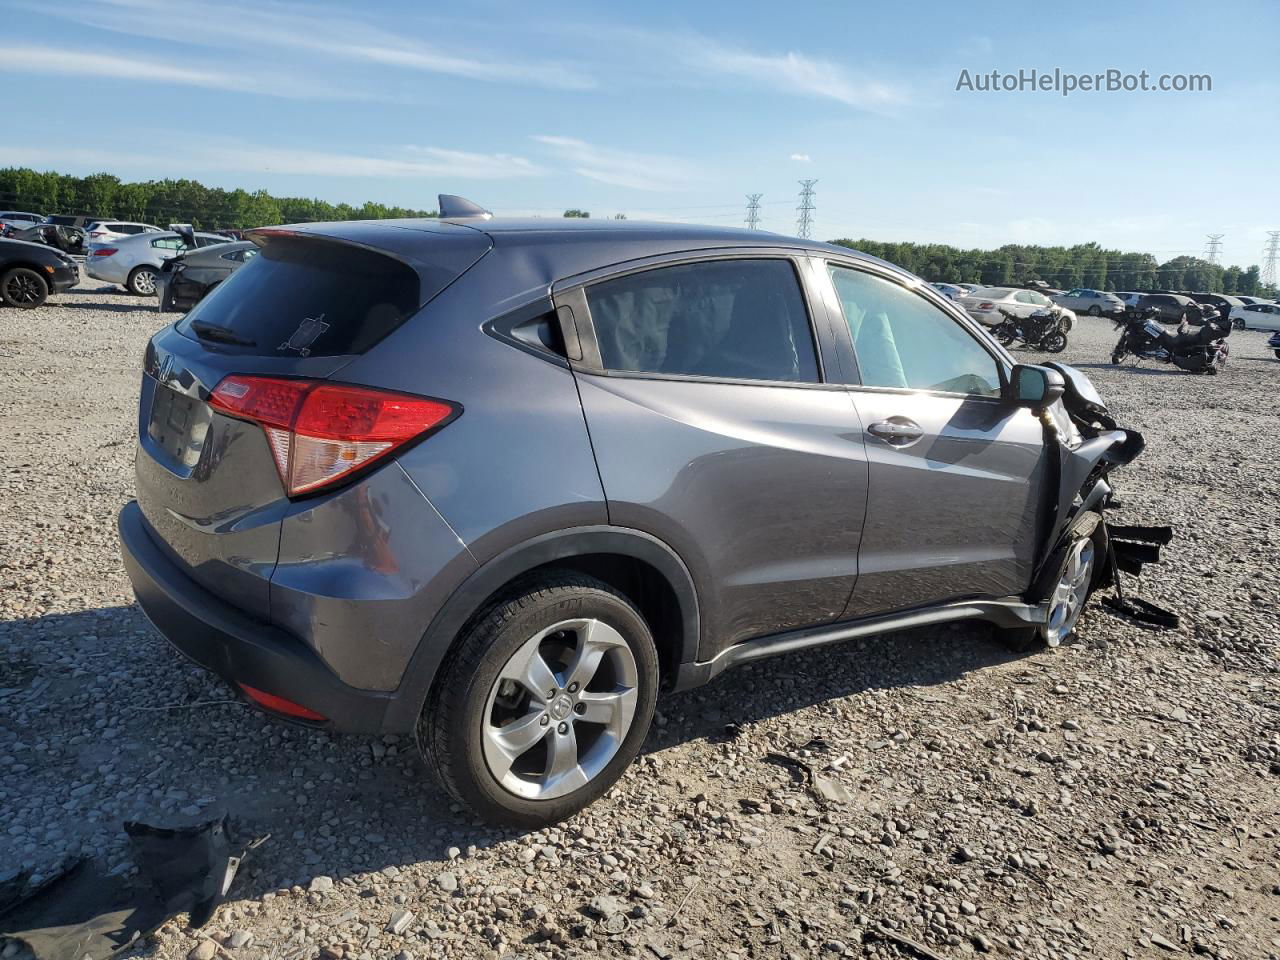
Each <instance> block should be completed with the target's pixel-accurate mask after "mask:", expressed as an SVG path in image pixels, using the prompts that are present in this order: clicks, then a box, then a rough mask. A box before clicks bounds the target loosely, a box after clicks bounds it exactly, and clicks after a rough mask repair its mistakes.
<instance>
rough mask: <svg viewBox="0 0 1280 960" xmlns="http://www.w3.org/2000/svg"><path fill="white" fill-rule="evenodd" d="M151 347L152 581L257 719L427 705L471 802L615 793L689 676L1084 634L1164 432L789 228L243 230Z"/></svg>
mask: <svg viewBox="0 0 1280 960" xmlns="http://www.w3.org/2000/svg"><path fill="white" fill-rule="evenodd" d="M248 237H249V238H250V239H252V241H253V242H254V243H256V244H257V245H258V248H259V250H260V254H259V255H258V256H257V257H255V258H253V259H252V261H251V262H249V263H247V264H245V266H244V267H243V268H242V269H240V270H238V271H237V272H236V273H234V274H233V275H231V276H230V277H229V278H228V279H227V280H226V281H224V282H223V283H221V284H220V285H219V286H218V287H217V288H216V289H214V290H213V291H212V292H211V293H210V294H209V295H208V296H207V297H206V298H205V299H204V300H202V301H201V302H200V303H199V304H198V305H197V306H196V307H195V308H194V309H193V310H192V311H191V312H190V313H188V314H187V315H186V316H185V317H183V318H182V319H180V320H178V322H176V323H175V324H173V325H172V326H170V327H168V328H166V329H164V330H162V331H160V332H159V333H157V334H156V335H155V336H154V337H153V338H152V340H151V342H150V344H149V345H148V347H147V351H146V356H145V361H144V369H143V372H142V386H141V402H140V404H139V408H138V446H137V453H136V474H137V500H136V501H135V502H131V503H129V504H128V505H127V506H126V507H125V508H124V510H123V511H122V512H121V514H120V519H119V532H120V538H121V541H122V545H123V551H124V559H125V564H126V567H127V569H128V573H129V576H130V578H131V580H132V581H133V586H134V590H135V592H136V594H137V597H138V602H139V603H140V605H141V606H142V609H143V610H144V611H145V612H146V614H147V615H148V616H149V617H150V618H151V620H152V622H153V623H154V624H155V625H156V627H157V628H158V629H159V630H160V632H161V633H163V634H164V635H165V636H166V637H168V639H169V640H170V641H171V642H172V643H173V644H174V645H175V646H176V647H178V648H179V649H180V650H181V651H182V652H183V653H185V654H186V655H187V656H188V657H190V658H191V659H192V660H194V661H195V662H196V663H199V664H202V665H204V666H205V667H207V668H208V669H210V670H212V671H214V672H215V673H217V674H218V675H220V676H221V677H223V678H225V680H226V681H227V682H228V683H229V684H230V685H232V686H233V687H234V688H235V689H236V690H237V691H238V693H239V694H240V695H242V696H243V697H244V698H246V699H247V700H248V701H249V702H251V703H253V704H254V705H256V706H257V707H259V708H261V709H262V710H264V711H267V712H269V713H271V714H274V715H276V716H279V717H282V718H286V719H289V720H292V721H294V722H297V723H303V724H309V725H313V726H316V727H324V728H330V729H333V730H339V731H351V732H362V733H397V734H414V735H416V738H417V742H418V743H419V745H420V748H421V750H422V753H423V754H424V756H425V757H426V759H427V761H428V763H429V764H430V766H431V767H432V768H433V769H434V770H435V772H436V774H437V775H438V777H439V779H440V781H441V782H442V783H443V784H444V786H445V787H446V788H447V789H448V790H449V791H450V792H451V793H452V794H453V795H454V796H455V797H456V798H457V799H458V800H459V801H460V802H461V803H462V804H464V805H465V806H466V807H467V808H469V809H470V810H472V811H474V812H475V813H476V814H478V815H480V816H482V817H484V818H487V819H490V820H492V821H498V822H503V823H508V824H514V825H521V826H533V825H539V824H545V823H549V822H553V821H556V820H559V819H562V818H564V817H566V816H568V815H570V814H572V813H573V812H575V811H577V810H579V809H581V808H582V807H583V806H584V805H586V804H587V803H589V802H591V801H592V800H594V799H595V798H596V797H598V796H600V795H601V794H602V793H604V792H605V791H606V790H607V789H608V788H609V786H610V785H611V784H612V783H613V782H614V781H615V780H617V778H618V777H619V776H620V775H621V773H622V772H623V771H624V770H625V768H626V767H627V765H628V764H630V763H631V761H632V760H633V758H634V757H635V756H636V754H637V752H638V751H639V749H640V747H641V744H642V742H643V740H644V738H645V735H646V732H647V731H648V729H649V725H650V719H651V717H652V716H653V711H654V703H655V700H656V698H657V696H658V694H659V691H660V690H661V689H664V688H665V689H668V690H679V689H685V688H688V687H692V686H695V685H698V684H702V683H706V682H707V681H709V680H710V679H711V678H712V677H715V676H716V675H717V674H719V673H720V672H721V671H723V670H725V669H726V668H729V667H732V666H734V665H736V664H741V663H745V662H748V661H752V660H756V659H758V658H761V657H767V656H771V655H773V654H777V653H785V652H788V651H792V650H798V649H801V648H804V647H812V646H817V645H821V644H828V643H833V642H837V641H841V640H846V639H849V638H852V637H859V636H863V635H867V634H872V633H881V632H884V631H888V630H894V629H899V628H903V627H908V626H919V625H923V624H937V623H944V622H950V621H957V620H968V619H976V620H982V621H988V622H990V623H991V624H993V625H994V627H995V628H996V629H997V630H998V631H999V632H1000V634H1001V635H1002V636H1003V637H1004V638H1005V639H1006V640H1007V641H1009V642H1011V643H1013V644H1015V645H1019V646H1023V647H1026V646H1033V645H1036V644H1050V645H1053V644H1057V643H1058V642H1060V641H1061V640H1062V639H1063V638H1064V637H1065V636H1067V635H1068V634H1069V633H1070V632H1071V630H1072V628H1073V627H1074V625H1075V623H1076V618H1077V617H1078V615H1079V613H1080V610H1081V607H1082V605H1083V604H1084V602H1085V600H1086V599H1087V597H1088V595H1089V593H1090V591H1091V590H1092V589H1093V588H1095V587H1096V586H1099V585H1101V584H1102V583H1104V582H1106V578H1107V577H1108V575H1109V564H1108V563H1106V562H1105V558H1107V557H1108V551H1107V538H1106V526H1105V524H1104V523H1103V521H1102V511H1103V509H1104V508H1105V507H1106V505H1107V503H1108V501H1109V499H1110V496H1111V491H1110V487H1109V486H1108V483H1107V472H1108V470H1109V469H1110V468H1111V467H1112V466H1114V465H1116V464H1119V463H1124V462H1127V461H1128V460H1130V459H1132V457H1133V456H1135V455H1136V453H1137V452H1138V451H1139V450H1140V449H1141V444H1142V440H1141V437H1140V436H1139V435H1137V434H1135V433H1133V432H1131V431H1127V430H1122V429H1118V428H1117V427H1116V425H1115V423H1114V421H1113V420H1111V418H1110V417H1109V415H1108V414H1107V411H1106V408H1105V406H1104V405H1103V404H1102V401H1101V400H1100V399H1099V398H1098V396H1097V394H1096V393H1095V392H1094V391H1093V388H1092V387H1091V385H1090V384H1089V382H1088V380H1087V379H1085V378H1084V377H1083V376H1082V375H1080V374H1079V373H1077V372H1076V371H1074V370H1072V369H1071V368H1070V367H1064V366H1057V367H1054V368H1049V367H1039V366H1027V365H1021V364H1016V363H1015V362H1014V361H1013V359H1012V358H1011V357H1010V356H1009V354H1007V353H1006V352H1005V351H1004V350H1003V349H1002V348H1001V347H1000V346H999V345H998V344H996V343H995V342H994V341H993V340H992V339H991V338H990V337H989V336H988V335H987V334H986V333H985V332H984V331H983V330H982V329H981V328H980V327H979V326H978V325H977V324H975V323H974V322H973V321H972V320H970V319H969V318H968V317H967V316H966V315H965V313H964V312H963V311H962V310H960V309H958V308H957V307H956V306H955V305H954V304H952V302H951V301H950V300H948V299H947V298H946V297H944V296H942V295H941V294H940V293H938V292H937V291H936V290H934V289H933V288H932V287H930V286H929V285H928V284H927V283H923V282H922V281H921V280H920V279H919V278H917V277H915V276H912V275H911V274H908V273H906V272H904V271H902V270H899V269H897V268H896V267H893V266H891V265H889V264H887V263H884V262H882V261H879V260H876V259H873V258H871V257H867V256H863V255H861V254H858V253H856V252H853V251H851V250H847V249H844V248H840V247H834V246H828V245H826V244H820V243H811V242H808V241H802V240H796V239H793V238H789V237H782V236H775V235H770V234H767V233H762V232H754V231H742V230H729V229H719V228H709V227H691V226H680V225H673V224H643V223H636V222H629V221H627V222H624V221H605V222H599V221H592V220H564V221H561V220H537V219H533V220H503V219H493V218H491V217H490V216H489V215H488V214H487V213H486V212H485V211H483V210H481V209H480V208H478V207H476V206H474V205H473V204H469V203H468V202H466V201H463V200H461V199H460V198H454V197H442V198H441V217H440V218H439V219H424V220H386V221H377V222H348V223H328V224H307V225H301V226H291V227H279V228H269V229H259V230H255V231H252V232H250V233H249V234H248Z"/></svg>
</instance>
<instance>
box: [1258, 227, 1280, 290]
mask: <svg viewBox="0 0 1280 960" xmlns="http://www.w3.org/2000/svg"><path fill="white" fill-rule="evenodd" d="M1262 252H1263V253H1264V254H1266V256H1267V259H1266V260H1265V261H1264V262H1263V265H1262V278H1261V279H1262V284H1263V286H1266V287H1271V288H1272V289H1275V287H1276V279H1277V278H1276V261H1277V260H1278V259H1280V230H1268V231H1267V245H1266V246H1265V247H1263V249H1262Z"/></svg>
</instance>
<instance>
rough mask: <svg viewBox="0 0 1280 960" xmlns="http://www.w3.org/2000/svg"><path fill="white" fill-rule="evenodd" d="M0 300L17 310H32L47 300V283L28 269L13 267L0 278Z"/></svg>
mask: <svg viewBox="0 0 1280 960" xmlns="http://www.w3.org/2000/svg"><path fill="white" fill-rule="evenodd" d="M0 298H2V299H3V300H4V302H5V303H7V304H8V305H9V306H11V307H17V308H18V309H19V310H32V309H34V308H35V307H38V306H40V305H42V304H43V303H44V302H45V301H46V300H47V299H49V283H48V281H46V280H45V278H44V277H42V276H40V274H38V273H36V271H34V270H32V269H31V268H30V267H14V268H13V269H12V270H7V271H5V273H4V276H0Z"/></svg>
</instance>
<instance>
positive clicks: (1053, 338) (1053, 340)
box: [1040, 330, 1067, 353]
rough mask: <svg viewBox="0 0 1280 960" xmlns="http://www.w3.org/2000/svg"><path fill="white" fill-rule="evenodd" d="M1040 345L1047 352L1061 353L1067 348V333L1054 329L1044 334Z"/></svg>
mask: <svg viewBox="0 0 1280 960" xmlns="http://www.w3.org/2000/svg"><path fill="white" fill-rule="evenodd" d="M1040 346H1041V347H1042V348H1043V349H1044V350H1046V351H1047V352H1049V353H1061V352H1062V351H1063V350H1065V349H1067V335H1066V334H1065V333H1063V332H1062V331H1061V330H1054V331H1052V332H1051V333H1047V334H1045V338H1044V339H1043V340H1041V341H1040Z"/></svg>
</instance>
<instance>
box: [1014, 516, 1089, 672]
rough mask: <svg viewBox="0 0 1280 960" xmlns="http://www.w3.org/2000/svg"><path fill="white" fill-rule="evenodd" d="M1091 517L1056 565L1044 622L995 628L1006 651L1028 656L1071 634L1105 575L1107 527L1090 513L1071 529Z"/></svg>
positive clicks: (1078, 527)
mask: <svg viewBox="0 0 1280 960" xmlns="http://www.w3.org/2000/svg"><path fill="white" fill-rule="evenodd" d="M1092 518H1097V524H1096V525H1095V526H1094V527H1093V529H1092V530H1090V531H1089V532H1088V533H1081V534H1078V535H1076V536H1075V537H1074V538H1073V539H1072V541H1071V543H1070V545H1069V546H1068V548H1067V551H1066V553H1065V554H1064V556H1063V559H1062V560H1061V562H1060V563H1059V565H1058V576H1057V579H1056V580H1055V581H1054V585H1053V586H1052V587H1051V588H1050V591H1049V596H1048V597H1046V598H1045V599H1046V601H1047V602H1048V604H1049V615H1048V620H1047V622H1046V623H1043V624H1039V625H1037V626H1033V627H1010V628H1003V629H1002V628H996V630H995V635H996V638H997V639H998V640H999V641H1000V642H1001V643H1003V644H1004V645H1005V646H1006V647H1008V648H1009V649H1010V650H1013V651H1015V652H1018V653H1030V652H1034V651H1036V650H1040V649H1043V648H1044V647H1056V646H1058V645H1059V644H1061V643H1062V642H1063V641H1064V640H1066V639H1067V637H1069V636H1071V634H1072V633H1073V632H1074V631H1075V628H1076V622H1077V621H1078V620H1079V619H1080V614H1081V612H1082V611H1083V610H1084V607H1085V605H1086V604H1087V603H1088V602H1089V598H1090V597H1091V596H1093V591H1094V590H1095V589H1096V588H1097V587H1098V585H1099V584H1100V583H1101V582H1102V579H1103V576H1104V574H1105V565H1106V556H1107V549H1108V545H1107V528H1106V525H1105V524H1104V523H1103V522H1102V520H1101V518H1100V517H1098V515H1097V514H1094V513H1086V514H1082V515H1081V516H1080V518H1079V519H1078V520H1076V522H1075V523H1074V524H1073V525H1072V529H1087V525H1088V522H1089V521H1090V520H1091V519H1092ZM1082 525H1083V527H1082Z"/></svg>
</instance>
